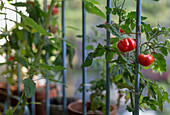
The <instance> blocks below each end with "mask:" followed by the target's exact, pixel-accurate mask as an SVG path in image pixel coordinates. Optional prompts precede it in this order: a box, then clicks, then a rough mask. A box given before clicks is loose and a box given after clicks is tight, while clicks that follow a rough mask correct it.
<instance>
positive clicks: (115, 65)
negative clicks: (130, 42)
mask: <svg viewBox="0 0 170 115" xmlns="http://www.w3.org/2000/svg"><path fill="white" fill-rule="evenodd" d="M156 1H157V0H156ZM113 4H114V8H108V7H106V14H107V15H108V14H110V13H111V14H112V15H114V16H117V17H118V18H119V20H118V23H115V22H114V21H113V22H114V23H113V24H109V23H108V24H100V25H97V27H98V28H106V29H107V30H108V31H109V32H111V33H112V35H113V36H114V37H112V38H111V40H110V46H107V45H103V44H99V43H98V46H97V47H96V48H95V49H93V48H94V47H92V46H89V47H88V49H93V52H90V53H89V54H88V56H87V58H86V61H85V63H84V64H83V65H82V66H83V67H87V66H90V65H92V64H93V61H95V58H96V57H100V58H103V57H104V56H103V55H105V57H104V59H105V61H106V62H109V63H110V75H111V77H112V78H111V80H112V82H113V83H115V84H116V86H117V87H118V88H119V89H124V88H126V89H127V90H128V94H127V95H126V102H128V100H130V101H131V103H130V105H127V107H126V109H127V110H128V111H129V112H134V109H135V108H134V96H135V95H139V96H140V109H141V110H143V109H148V108H149V109H152V110H155V111H157V110H158V109H159V110H161V111H163V103H165V102H166V101H167V102H169V99H168V93H167V92H166V91H165V90H164V89H163V88H162V87H161V86H160V85H159V83H157V82H155V81H151V80H149V79H147V78H145V77H144V76H143V74H142V73H140V71H139V70H138V73H139V74H140V77H141V79H140V89H139V94H136V93H135V79H136V74H137V73H136V72H137V71H136V67H137V63H136V59H135V51H131V52H125V53H124V52H120V51H119V50H118V48H117V46H116V45H117V42H118V41H119V40H120V39H124V38H125V37H126V38H131V37H132V34H136V33H135V32H134V31H135V27H136V12H135V11H130V12H126V10H125V9H124V8H123V6H124V3H122V4H120V5H119V4H118V3H117V2H116V0H114V1H113ZM120 6H122V7H120ZM141 20H142V22H141V34H142V36H145V37H146V41H142V43H141V44H140V47H141V53H144V54H152V55H153V56H154V63H153V64H152V65H150V66H149V67H145V68H147V69H148V68H152V70H153V71H156V72H160V73H162V72H166V71H167V70H166V60H165V56H167V55H168V53H169V51H170V40H169V39H167V40H165V42H164V43H163V42H161V40H160V38H162V36H161V35H163V36H164V37H169V36H170V34H169V32H170V31H169V28H165V27H161V26H160V25H157V26H155V27H152V26H151V24H148V23H146V20H147V17H145V16H141ZM120 28H122V29H123V30H124V31H125V33H120ZM96 42H97V41H96ZM99 52H102V53H99ZM101 61H103V60H101ZM141 68H142V67H141ZM97 81H98V80H96V81H93V82H97ZM94 86H95V85H94V84H93V86H91V87H94ZM95 88H96V87H94V89H95ZM143 92H145V95H143ZM122 93H123V92H122ZM95 94H96V93H93V94H92V97H93V98H94V97H96V100H98V97H97V95H95ZM94 102H95V101H94ZM99 102H100V101H99V100H98V104H99ZM96 104H97V102H96ZM93 105H95V104H93ZM97 107H98V106H95V107H94V108H95V109H96V108H97Z"/></svg>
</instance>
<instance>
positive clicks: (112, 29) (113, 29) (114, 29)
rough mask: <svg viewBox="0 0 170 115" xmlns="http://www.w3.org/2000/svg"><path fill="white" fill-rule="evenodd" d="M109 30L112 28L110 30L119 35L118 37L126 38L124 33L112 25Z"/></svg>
mask: <svg viewBox="0 0 170 115" xmlns="http://www.w3.org/2000/svg"><path fill="white" fill-rule="evenodd" d="M109 30H110V32H111V33H112V34H113V35H115V36H117V37H119V38H124V37H123V36H122V34H120V32H119V31H118V30H117V29H116V28H115V27H113V26H110V28H109Z"/></svg>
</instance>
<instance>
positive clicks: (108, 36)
mask: <svg viewBox="0 0 170 115" xmlns="http://www.w3.org/2000/svg"><path fill="white" fill-rule="evenodd" d="M107 7H108V8H111V0H107ZM107 23H109V24H110V23H111V14H108V15H107ZM106 37H107V46H108V47H109V46H110V32H109V31H107V32H106ZM106 115H110V64H109V62H106Z"/></svg>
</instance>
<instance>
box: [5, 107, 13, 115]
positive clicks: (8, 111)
mask: <svg viewBox="0 0 170 115" xmlns="http://www.w3.org/2000/svg"><path fill="white" fill-rule="evenodd" d="M6 115H13V112H12V108H11V107H10V108H9V109H8V110H7V111H6Z"/></svg>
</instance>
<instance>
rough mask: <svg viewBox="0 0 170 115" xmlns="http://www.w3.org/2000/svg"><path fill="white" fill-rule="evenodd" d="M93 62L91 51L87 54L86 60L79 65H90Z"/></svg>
mask: <svg viewBox="0 0 170 115" xmlns="http://www.w3.org/2000/svg"><path fill="white" fill-rule="evenodd" d="M92 62H93V52H91V53H89V54H88V56H87V57H86V60H85V62H84V64H83V65H82V66H81V67H87V66H90V65H91V64H92Z"/></svg>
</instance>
